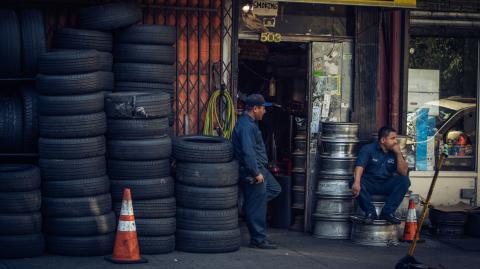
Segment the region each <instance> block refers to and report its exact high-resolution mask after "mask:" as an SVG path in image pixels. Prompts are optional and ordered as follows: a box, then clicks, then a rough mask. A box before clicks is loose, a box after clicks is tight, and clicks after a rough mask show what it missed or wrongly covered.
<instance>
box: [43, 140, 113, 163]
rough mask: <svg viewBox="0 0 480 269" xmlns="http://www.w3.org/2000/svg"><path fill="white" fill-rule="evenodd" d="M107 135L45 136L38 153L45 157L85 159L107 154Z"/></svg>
mask: <svg viewBox="0 0 480 269" xmlns="http://www.w3.org/2000/svg"><path fill="white" fill-rule="evenodd" d="M105 152H106V149H105V136H95V137H86V138H43V137H41V138H40V139H39V141H38V153H39V155H40V158H43V159H84V158H93V157H99V156H103V155H105Z"/></svg>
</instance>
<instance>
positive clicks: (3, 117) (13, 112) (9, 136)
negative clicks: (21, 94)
mask: <svg viewBox="0 0 480 269" xmlns="http://www.w3.org/2000/svg"><path fill="white" fill-rule="evenodd" d="M23 139H24V137H23V106H22V102H21V100H20V98H17V97H3V98H1V97H0V150H2V151H4V152H7V151H13V152H16V151H18V149H19V148H22V147H23Z"/></svg>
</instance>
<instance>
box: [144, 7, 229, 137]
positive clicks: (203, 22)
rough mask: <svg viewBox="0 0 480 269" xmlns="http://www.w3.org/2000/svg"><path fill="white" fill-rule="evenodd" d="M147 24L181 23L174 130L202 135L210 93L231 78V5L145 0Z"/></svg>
mask: <svg viewBox="0 0 480 269" xmlns="http://www.w3.org/2000/svg"><path fill="white" fill-rule="evenodd" d="M142 4H143V6H144V12H143V14H144V16H143V23H144V24H166V25H173V26H176V28H177V44H176V48H177V80H176V82H175V94H174V95H175V96H174V104H173V110H174V112H175V126H174V128H175V134H176V135H184V134H198V133H201V132H202V130H203V123H204V119H205V113H206V109H207V102H208V99H209V97H210V94H211V93H212V92H213V91H214V90H216V89H219V88H220V84H222V83H223V84H225V85H226V87H227V89H228V90H230V89H231V88H232V87H231V85H232V83H231V60H230V59H231V54H230V53H229V52H230V51H231V47H230V46H231V45H230V44H231V37H232V30H233V28H232V15H231V14H232V5H231V1H222V0H159V1H152V0H150V1H149V0H144V1H142Z"/></svg>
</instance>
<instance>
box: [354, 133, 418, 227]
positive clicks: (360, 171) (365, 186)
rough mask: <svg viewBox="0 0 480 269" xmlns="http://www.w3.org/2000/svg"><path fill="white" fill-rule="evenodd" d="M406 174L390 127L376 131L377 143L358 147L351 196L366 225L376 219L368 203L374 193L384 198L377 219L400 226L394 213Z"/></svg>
mask: <svg viewBox="0 0 480 269" xmlns="http://www.w3.org/2000/svg"><path fill="white" fill-rule="evenodd" d="M407 174H408V165H407V162H406V161H405V159H404V158H403V155H402V152H401V151H400V147H399V145H398V143H397V132H396V131H395V129H393V128H391V127H382V128H380V130H379V131H378V141H376V142H373V143H371V144H368V145H365V146H364V147H362V149H361V150H360V153H359V155H358V158H357V161H356V163H355V177H354V181H353V185H352V193H353V195H354V197H356V198H357V201H358V204H359V206H360V208H361V209H362V210H363V212H365V222H366V223H372V222H373V220H374V219H377V218H378V216H377V213H376V212H375V207H374V206H373V204H372V201H371V196H372V195H375V194H379V195H386V196H388V198H387V200H386V202H385V206H384V207H383V209H382V212H381V214H380V219H384V220H387V221H388V222H390V223H392V224H399V223H400V219H398V218H397V217H395V210H397V208H398V206H399V205H400V203H401V202H402V200H403V197H404V196H405V193H407V191H408V187H410V179H409V178H408V176H407Z"/></svg>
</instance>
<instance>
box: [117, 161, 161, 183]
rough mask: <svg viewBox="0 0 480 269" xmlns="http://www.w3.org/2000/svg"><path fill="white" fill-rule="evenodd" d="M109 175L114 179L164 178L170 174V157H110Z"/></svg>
mask: <svg viewBox="0 0 480 269" xmlns="http://www.w3.org/2000/svg"><path fill="white" fill-rule="evenodd" d="M108 175H109V176H110V178H111V179H112V180H139V179H142V180H144V179H153V178H163V177H168V176H169V175H170V159H163V160H153V161H125V160H114V159H108Z"/></svg>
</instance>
